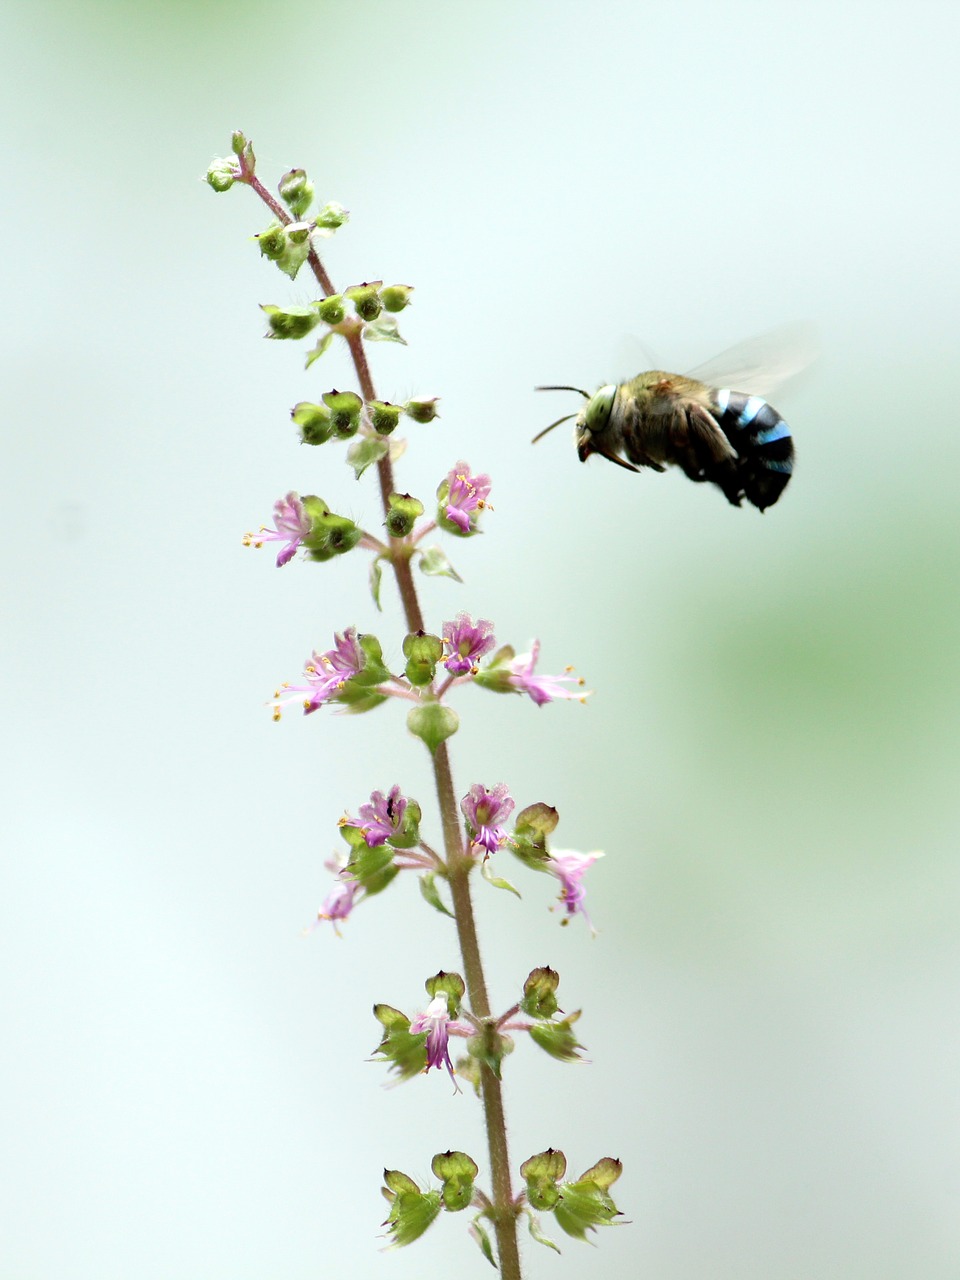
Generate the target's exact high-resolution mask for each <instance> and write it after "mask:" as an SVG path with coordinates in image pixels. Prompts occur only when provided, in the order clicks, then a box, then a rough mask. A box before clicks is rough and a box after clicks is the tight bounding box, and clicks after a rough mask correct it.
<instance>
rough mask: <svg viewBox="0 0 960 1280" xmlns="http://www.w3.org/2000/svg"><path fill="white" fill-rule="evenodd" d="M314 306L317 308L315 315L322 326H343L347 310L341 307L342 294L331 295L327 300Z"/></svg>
mask: <svg viewBox="0 0 960 1280" xmlns="http://www.w3.org/2000/svg"><path fill="white" fill-rule="evenodd" d="M314 306H315V307H316V308H317V315H318V316H319V317H320V319H321V320H322V321H323V323H324V324H329V325H338V324H343V322H344V320H345V319H346V315H347V309H346V307H345V306H344V305H343V294H342V293H331V295H330V297H329V298H324V299H323V301H322V302H316V303H314Z"/></svg>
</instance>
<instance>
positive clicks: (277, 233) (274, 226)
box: [254, 222, 287, 262]
mask: <svg viewBox="0 0 960 1280" xmlns="http://www.w3.org/2000/svg"><path fill="white" fill-rule="evenodd" d="M254 239H255V240H256V242H257V245H258V246H259V248H260V253H261V255H262V256H263V257H264V258H269V259H270V261H271V262H276V261H277V259H278V258H281V257H282V256H283V253H284V250H285V249H286V247H287V238H286V236H285V235H284V234H283V227H282V226H281V225H280V223H279V222H271V223H270V225H269V227H267V229H266V231H261V232H260V233H259V235H256V236H254Z"/></svg>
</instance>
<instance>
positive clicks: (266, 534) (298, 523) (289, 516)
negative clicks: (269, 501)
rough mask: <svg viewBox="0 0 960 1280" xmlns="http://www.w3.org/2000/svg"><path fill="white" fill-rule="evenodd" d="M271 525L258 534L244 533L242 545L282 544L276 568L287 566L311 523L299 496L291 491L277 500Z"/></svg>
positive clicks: (262, 528) (308, 531)
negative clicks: (270, 527) (271, 526)
mask: <svg viewBox="0 0 960 1280" xmlns="http://www.w3.org/2000/svg"><path fill="white" fill-rule="evenodd" d="M273 525H274V527H273V528H272V529H268V528H267V526H266V525H263V526H262V527H261V529H260V532H259V533H256V534H254V533H245V534H244V536H243V544H244V546H246V547H250V546H254V547H260V546H263V544H264V543H265V542H283V543H285V544H286V545H285V546H283V547H281V548H280V550H279V552H278V553H277V568H278V569H279V568H280V567H281V566H282V565H285V564H287V562H288V561H290V560H292V559H293V557H294V556H295V555H296V553H297V549H298V547H299V546H300V544H301V543H302V542H303V540H304V538H306V537H307V535H308V534H309V533H310V529H311V527H312V526H311V521H310V517H309V516H308V515H307V513H306V510H305V509H304V505H303V503H302V502H301V500H300V495H299V494H298V493H295V492H294V491H293V490H292V489H291V491H290V492H289V493H288V494H287V496H286V497H285V498H278V499H277V501H276V502H275V503H274V504H273Z"/></svg>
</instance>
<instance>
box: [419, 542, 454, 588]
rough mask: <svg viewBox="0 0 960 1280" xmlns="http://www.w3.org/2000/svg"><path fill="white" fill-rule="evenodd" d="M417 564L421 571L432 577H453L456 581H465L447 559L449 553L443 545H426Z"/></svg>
mask: <svg viewBox="0 0 960 1280" xmlns="http://www.w3.org/2000/svg"><path fill="white" fill-rule="evenodd" d="M417 565H418V567H419V569H420V572H421V573H425V574H426V575H427V576H428V577H430V578H452V579H453V580H454V582H462V581H463V579H462V578H461V577H460V575H459V573H457V571H456V569H455V568H454V567H453V565H452V564H451V563H450V561H449V560H448V559H447V553H446V552H445V551H444V550H443V548H442V547H424V549H423V550H422V551H421V552H420V558H419V559H418V561H417Z"/></svg>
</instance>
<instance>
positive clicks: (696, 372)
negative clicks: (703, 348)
mask: <svg viewBox="0 0 960 1280" xmlns="http://www.w3.org/2000/svg"><path fill="white" fill-rule="evenodd" d="M817 351H818V343H817V334H816V329H815V328H814V326H813V325H812V324H807V323H800V324H787V325H782V326H781V327H780V328H779V329H772V330H771V331H770V332H769V333H764V334H760V335H759V336H758V337H756V338H748V339H747V340H746V342H741V343H740V344H739V345H738V346H736V347H731V348H730V350H729V351H724V352H723V353H722V354H721V355H719V356H716V357H715V358H714V359H713V360H708V361H707V362H706V364H701V365H698V366H697V368H696V369H691V370H690V372H689V373H688V374H687V377H688V378H696V380H697V381H698V382H704V383H706V384H707V386H710V387H729V388H730V389H731V390H733V391H746V392H749V393H750V394H751V395H758V396H768V395H770V394H771V393H772V392H773V391H775V390H776V388H777V387H780V386H782V385H783V384H784V383H785V382H787V381H788V380H789V379H790V378H793V377H795V376H796V374H798V373H800V371H801V370H802V369H805V368H806V367H807V365H809V364H812V363H813V361H814V360H815V359H816V357H817Z"/></svg>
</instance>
